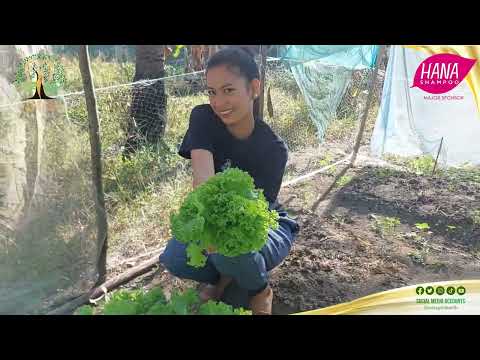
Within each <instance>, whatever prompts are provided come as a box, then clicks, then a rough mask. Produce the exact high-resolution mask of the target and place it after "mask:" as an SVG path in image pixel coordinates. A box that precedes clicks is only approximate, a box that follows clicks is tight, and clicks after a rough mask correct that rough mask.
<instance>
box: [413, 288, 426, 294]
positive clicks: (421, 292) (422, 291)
mask: <svg viewBox="0 0 480 360" xmlns="http://www.w3.org/2000/svg"><path fill="white" fill-rule="evenodd" d="M415 291H416V293H417V295H423V293H424V292H425V289H424V288H423V287H422V286H417V289H416V290H415Z"/></svg>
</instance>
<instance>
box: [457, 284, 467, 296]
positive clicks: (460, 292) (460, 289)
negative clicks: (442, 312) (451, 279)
mask: <svg viewBox="0 0 480 360" xmlns="http://www.w3.org/2000/svg"><path fill="white" fill-rule="evenodd" d="M466 292H467V289H465V288H464V287H463V286H459V287H458V288H457V294H458V295H465V293H466Z"/></svg>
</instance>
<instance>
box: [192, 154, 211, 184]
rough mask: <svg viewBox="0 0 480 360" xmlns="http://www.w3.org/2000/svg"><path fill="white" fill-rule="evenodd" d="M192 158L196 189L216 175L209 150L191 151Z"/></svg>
mask: <svg viewBox="0 0 480 360" xmlns="http://www.w3.org/2000/svg"><path fill="white" fill-rule="evenodd" d="M190 156H191V158H192V169H193V188H196V187H197V186H198V185H200V184H201V183H203V182H205V181H207V180H208V178H210V177H211V176H213V175H215V166H214V164H213V155H212V153H211V152H210V151H208V150H203V149H194V150H192V151H191V153H190Z"/></svg>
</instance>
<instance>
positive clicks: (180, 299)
mask: <svg viewBox="0 0 480 360" xmlns="http://www.w3.org/2000/svg"><path fill="white" fill-rule="evenodd" d="M95 313H98V314H100V315H196V314H199V315H251V314H252V313H251V311H247V310H244V309H243V308H240V309H234V308H232V307H231V306H230V305H227V304H225V303H222V302H214V301H209V302H207V303H205V304H201V303H200V298H199V296H198V293H197V291H196V290H194V289H188V290H186V291H184V292H183V293H180V292H178V291H174V292H173V293H172V296H171V297H170V300H169V301H167V300H166V299H165V296H164V294H163V291H162V289H160V288H155V289H153V290H150V291H149V292H147V293H145V292H143V291H141V290H135V291H127V290H119V291H117V292H115V293H113V294H112V296H110V297H108V299H107V300H106V302H105V304H104V306H103V309H101V310H99V311H96V312H95V311H94V308H93V307H92V306H88V305H84V306H81V307H79V308H78V309H77V310H76V311H75V315H94V314H95Z"/></svg>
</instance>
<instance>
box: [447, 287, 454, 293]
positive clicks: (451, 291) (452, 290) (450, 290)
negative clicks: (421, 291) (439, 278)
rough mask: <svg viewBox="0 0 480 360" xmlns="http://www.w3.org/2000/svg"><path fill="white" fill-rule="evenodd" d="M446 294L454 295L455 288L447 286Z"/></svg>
mask: <svg viewBox="0 0 480 360" xmlns="http://www.w3.org/2000/svg"><path fill="white" fill-rule="evenodd" d="M447 294H448V295H454V294H455V288H454V287H453V286H449V287H447Z"/></svg>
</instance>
